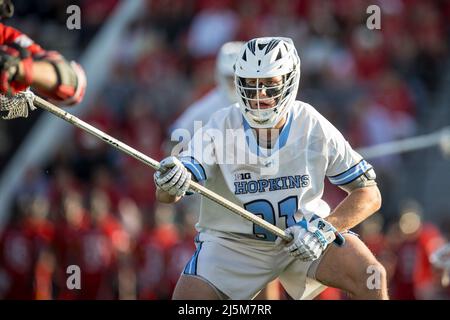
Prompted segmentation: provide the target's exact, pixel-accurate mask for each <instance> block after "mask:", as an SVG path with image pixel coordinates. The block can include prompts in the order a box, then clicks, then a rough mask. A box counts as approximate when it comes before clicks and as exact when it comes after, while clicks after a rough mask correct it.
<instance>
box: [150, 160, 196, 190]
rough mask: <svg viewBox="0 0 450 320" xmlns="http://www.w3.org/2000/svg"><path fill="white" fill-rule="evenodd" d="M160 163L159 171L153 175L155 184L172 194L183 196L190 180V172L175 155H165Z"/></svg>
mask: <svg viewBox="0 0 450 320" xmlns="http://www.w3.org/2000/svg"><path fill="white" fill-rule="evenodd" d="M160 165H161V169H160V171H156V172H155V174H154V175H153V178H154V180H155V184H156V186H157V187H158V188H160V189H162V190H164V191H165V192H167V193H169V194H170V195H172V196H177V197H182V196H184V195H185V194H186V191H187V190H188V188H189V184H190V182H191V173H190V172H189V171H188V170H187V169H186V168H185V166H184V165H183V164H182V163H181V161H180V160H178V159H177V158H176V157H167V158H165V159H164V160H162V161H161V162H160Z"/></svg>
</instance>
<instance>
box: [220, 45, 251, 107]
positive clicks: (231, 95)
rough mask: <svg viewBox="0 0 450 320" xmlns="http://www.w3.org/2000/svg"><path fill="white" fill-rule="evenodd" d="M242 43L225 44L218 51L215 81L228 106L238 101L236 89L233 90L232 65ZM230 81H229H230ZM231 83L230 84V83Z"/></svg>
mask: <svg viewBox="0 0 450 320" xmlns="http://www.w3.org/2000/svg"><path fill="white" fill-rule="evenodd" d="M243 45H244V42H242V41H230V42H226V43H225V44H224V45H222V47H221V48H220V50H219V53H218V55H217V60H216V81H217V84H218V85H219V87H220V88H221V90H222V91H223V92H224V93H225V94H226V96H227V97H228V100H229V102H230V104H232V103H235V102H237V101H238V97H237V95H236V89H235V88H234V83H233V78H234V68H233V67H234V64H235V62H236V58H237V56H238V54H239V52H240V51H241V48H242V46H243ZM230 79H231V81H230ZM230 82H231V83H230Z"/></svg>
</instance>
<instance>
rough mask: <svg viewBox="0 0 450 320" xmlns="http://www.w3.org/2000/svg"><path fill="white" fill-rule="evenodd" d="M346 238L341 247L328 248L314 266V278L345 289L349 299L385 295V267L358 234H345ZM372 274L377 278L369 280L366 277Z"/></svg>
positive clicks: (381, 296) (364, 298) (369, 298)
mask: <svg viewBox="0 0 450 320" xmlns="http://www.w3.org/2000/svg"><path fill="white" fill-rule="evenodd" d="M345 240H346V243H345V245H344V246H343V247H338V246H334V245H332V246H330V247H329V248H328V250H327V252H326V253H325V255H324V256H323V257H322V259H321V261H320V264H319V265H318V267H317V270H316V279H317V280H318V281H320V282H321V283H323V284H325V285H327V286H331V287H335V288H339V289H341V290H344V291H345V292H347V294H349V296H350V298H352V299H360V300H372V299H377V300H381V299H388V298H389V297H388V292H387V280H386V270H385V269H384V267H383V266H382V265H381V264H380V263H379V262H378V261H377V259H376V258H375V257H374V255H373V254H372V252H370V250H369V249H368V248H367V246H366V245H365V244H364V243H363V242H362V241H361V240H360V239H359V238H358V237H357V236H355V235H352V234H346V235H345ZM373 275H375V276H379V278H378V279H376V280H377V281H374V282H373V283H372V282H371V281H370V279H369V277H371V276H373ZM371 284H372V285H371ZM373 284H376V285H373Z"/></svg>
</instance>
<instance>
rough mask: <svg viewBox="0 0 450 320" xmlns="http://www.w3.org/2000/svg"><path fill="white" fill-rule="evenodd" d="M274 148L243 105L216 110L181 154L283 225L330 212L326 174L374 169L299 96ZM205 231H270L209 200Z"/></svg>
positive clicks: (338, 179) (342, 178) (210, 180)
mask: <svg viewBox="0 0 450 320" xmlns="http://www.w3.org/2000/svg"><path fill="white" fill-rule="evenodd" d="M293 104H294V105H293V107H292V108H291V110H290V112H289V114H288V118H287V122H286V124H285V125H284V127H283V129H282V130H281V132H280V134H279V137H278V139H277V143H276V145H275V147H274V148H273V149H272V150H267V149H264V148H261V147H260V146H258V144H257V143H256V138H255V135H254V134H253V130H252V129H251V128H250V127H249V125H248V123H247V122H246V121H245V120H244V117H243V116H242V114H241V111H240V109H239V107H238V104H234V105H232V106H230V107H228V108H224V109H222V110H219V111H218V112H216V113H215V114H214V115H213V116H212V117H211V119H210V121H209V122H208V124H207V125H206V126H205V127H204V128H202V130H198V131H197V132H196V134H195V136H194V138H193V139H192V140H191V142H190V145H189V148H188V150H186V151H184V152H183V153H181V154H180V159H181V161H182V162H183V163H184V165H185V166H186V167H187V168H188V169H189V170H190V171H191V173H192V174H193V176H195V178H196V180H197V181H204V185H205V187H207V188H208V189H210V190H212V191H214V192H216V193H218V194H219V195H221V196H223V197H225V198H227V199H228V200H230V201H232V202H234V203H236V204H238V205H240V206H241V207H243V208H245V209H247V210H248V211H250V212H253V213H254V214H257V215H259V216H260V217H262V218H263V219H264V220H266V221H267V222H269V223H272V224H274V225H276V226H278V227H279V228H281V229H283V230H284V229H286V228H287V227H289V226H291V225H293V224H295V223H296V222H299V221H300V220H301V219H302V218H303V217H305V218H306V219H310V217H311V216H312V215H313V214H316V215H319V216H321V217H323V218H324V217H326V216H328V215H329V213H330V208H329V206H328V205H327V203H326V202H325V201H323V200H322V199H321V198H322V195H323V189H324V179H325V177H328V179H329V180H330V182H331V183H333V184H335V185H343V184H346V183H349V182H351V181H353V180H354V179H356V178H357V177H359V176H360V175H362V174H363V173H365V172H366V171H367V170H369V169H370V168H371V165H370V164H368V163H367V162H366V161H365V160H363V159H362V157H361V156H360V155H359V154H358V153H357V152H355V151H354V150H353V149H352V148H351V147H350V145H349V143H348V142H347V141H346V140H345V139H344V137H343V136H342V134H341V133H340V132H339V131H338V130H337V129H336V128H335V127H334V126H333V125H332V124H331V123H330V122H329V121H328V120H326V119H325V118H324V117H323V116H322V115H321V114H319V112H317V111H316V110H315V109H314V108H313V107H312V106H310V105H309V104H307V103H304V102H301V101H295V102H294V103H293ZM196 228H197V230H198V231H199V232H209V233H214V232H215V231H218V232H227V233H236V234H239V235H244V236H246V237H252V238H257V239H261V240H267V241H274V240H275V239H276V237H275V236H274V235H272V234H271V233H269V232H268V231H266V230H265V229H263V228H261V227H259V226H256V225H254V224H253V223H251V222H249V221H247V220H245V219H244V218H242V217H240V216H238V215H236V214H234V213H232V212H229V211H228V210H227V209H225V208H223V207H222V206H220V205H218V204H216V203H214V202H212V201H211V200H209V199H207V198H204V197H203V198H202V204H201V208H200V216H199V221H198V223H197V225H196Z"/></svg>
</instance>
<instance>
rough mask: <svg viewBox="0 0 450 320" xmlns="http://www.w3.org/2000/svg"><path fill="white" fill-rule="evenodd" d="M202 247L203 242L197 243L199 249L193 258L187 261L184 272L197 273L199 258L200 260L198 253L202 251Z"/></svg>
mask: <svg viewBox="0 0 450 320" xmlns="http://www.w3.org/2000/svg"><path fill="white" fill-rule="evenodd" d="M201 249H202V242H199V243H198V245H197V250H195V253H194V255H193V256H192V258H191V260H189V262H188V263H187V265H186V267H184V271H183V273H184V274H193V275H196V274H197V260H198V254H199V253H200V250H201Z"/></svg>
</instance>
